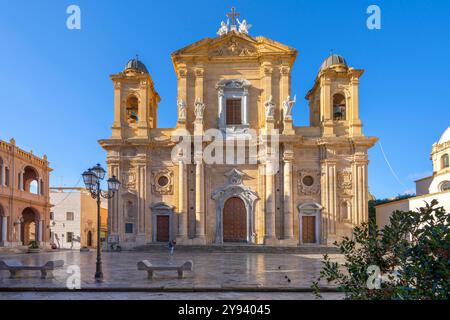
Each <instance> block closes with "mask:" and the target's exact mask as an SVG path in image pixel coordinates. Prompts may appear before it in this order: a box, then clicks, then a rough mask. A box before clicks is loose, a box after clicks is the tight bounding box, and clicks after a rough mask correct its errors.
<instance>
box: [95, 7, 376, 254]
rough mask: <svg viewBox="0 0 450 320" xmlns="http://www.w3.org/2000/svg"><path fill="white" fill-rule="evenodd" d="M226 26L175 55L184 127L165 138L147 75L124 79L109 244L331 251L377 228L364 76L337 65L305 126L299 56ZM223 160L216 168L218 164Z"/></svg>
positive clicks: (316, 90) (129, 71) (318, 89)
mask: <svg viewBox="0 0 450 320" xmlns="http://www.w3.org/2000/svg"><path fill="white" fill-rule="evenodd" d="M249 28H250V25H248V24H247V23H246V21H245V20H244V21H242V23H241V22H239V23H236V19H235V16H232V22H231V25H228V24H225V23H222V26H221V28H220V30H219V32H218V36H217V37H215V38H204V39H203V40H200V41H198V42H196V43H194V44H191V45H189V46H187V47H185V48H182V49H180V50H178V51H176V52H174V53H173V54H172V61H173V65H174V68H175V72H176V75H177V79H178V106H177V107H178V120H177V125H176V127H175V128H158V126H157V109H158V103H159V101H160V97H159V95H158V93H157V91H156V88H155V84H154V83H153V80H152V78H151V76H150V74H149V73H148V70H147V68H146V67H145V65H144V64H143V63H142V62H141V61H139V60H138V59H132V60H130V61H129V62H128V63H127V65H126V67H125V69H124V70H123V71H122V72H119V73H118V74H115V75H112V76H111V79H112V82H113V84H114V123H113V125H112V135H111V137H110V138H108V139H103V140H100V141H99V142H100V145H101V146H102V147H103V148H104V149H105V150H106V151H107V153H108V156H107V163H108V172H109V175H116V176H117V177H118V178H119V180H120V181H121V182H122V188H121V191H120V192H119V195H118V196H116V197H114V198H113V199H112V200H110V203H109V205H108V210H109V212H108V213H109V224H108V229H109V234H110V235H115V236H118V237H119V239H120V243H121V245H122V246H124V247H134V246H138V245H143V244H147V243H155V242H162V243H166V242H167V241H169V240H171V239H176V240H177V243H182V244H193V245H194V244H197V245H198V244H226V243H229V242H242V243H248V244H261V245H273V246H296V245H311V244H316V245H330V244H332V243H333V242H334V241H335V240H337V239H339V238H340V237H341V236H345V235H350V234H351V230H352V228H353V227H354V226H356V225H358V224H360V223H362V222H364V221H367V219H368V176H367V169H368V163H369V161H368V154H367V152H368V149H369V148H371V147H372V146H373V145H374V143H375V142H376V141H377V138H375V137H367V136H365V135H363V133H362V123H361V120H360V118H359V100H358V86H359V78H360V77H361V75H362V74H363V70H359V69H354V68H352V67H349V66H348V65H347V63H346V61H345V60H344V58H343V57H341V56H338V55H331V56H330V57H328V58H327V59H326V60H325V61H324V62H323V64H322V66H321V68H320V70H319V72H318V75H317V77H316V80H315V83H314V86H313V87H312V89H311V90H310V91H309V92H308V93H307V95H306V99H307V100H308V101H309V109H310V125H309V126H305V127H299V126H294V125H293V121H292V114H293V113H295V111H296V108H295V100H296V99H295V98H291V97H292V92H291V91H292V90H291V70H292V67H293V64H294V62H295V60H296V57H297V51H296V50H295V49H293V48H291V47H289V46H286V45H284V44H281V43H279V42H276V41H273V40H270V39H267V38H265V37H252V36H250V35H249V34H248V29H249ZM211 158H213V161H211Z"/></svg>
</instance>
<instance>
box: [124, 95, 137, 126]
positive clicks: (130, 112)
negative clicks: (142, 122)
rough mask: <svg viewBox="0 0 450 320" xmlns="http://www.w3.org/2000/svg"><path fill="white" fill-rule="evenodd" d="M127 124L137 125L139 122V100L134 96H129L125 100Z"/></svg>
mask: <svg viewBox="0 0 450 320" xmlns="http://www.w3.org/2000/svg"><path fill="white" fill-rule="evenodd" d="M126 107H127V122H128V123H137V122H139V117H138V112H139V100H138V98H136V97H135V96H129V97H128V99H127V104H126Z"/></svg>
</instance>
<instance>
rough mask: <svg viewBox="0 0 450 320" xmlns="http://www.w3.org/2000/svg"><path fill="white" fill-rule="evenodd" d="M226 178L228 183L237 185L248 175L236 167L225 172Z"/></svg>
mask: <svg viewBox="0 0 450 320" xmlns="http://www.w3.org/2000/svg"><path fill="white" fill-rule="evenodd" d="M225 176H226V177H227V178H228V183H229V184H230V185H239V184H242V183H243V180H244V179H246V178H249V176H248V175H247V174H246V173H245V172H242V171H240V170H238V169H236V168H233V169H231V171H229V172H227V173H225Z"/></svg>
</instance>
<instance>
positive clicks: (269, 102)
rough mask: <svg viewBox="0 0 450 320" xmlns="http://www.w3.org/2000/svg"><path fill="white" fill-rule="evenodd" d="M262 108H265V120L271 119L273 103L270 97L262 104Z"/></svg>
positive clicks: (273, 111)
mask: <svg viewBox="0 0 450 320" xmlns="http://www.w3.org/2000/svg"><path fill="white" fill-rule="evenodd" d="M264 107H265V108H266V119H273V117H274V113H275V103H274V102H273V98H272V96H270V97H269V100H267V101H266V102H265V103H264Z"/></svg>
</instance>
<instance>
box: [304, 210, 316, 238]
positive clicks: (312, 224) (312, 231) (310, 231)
mask: <svg viewBox="0 0 450 320" xmlns="http://www.w3.org/2000/svg"><path fill="white" fill-rule="evenodd" d="M302 240H303V243H316V217H314V216H309V217H308V216H305V217H303V218H302Z"/></svg>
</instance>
